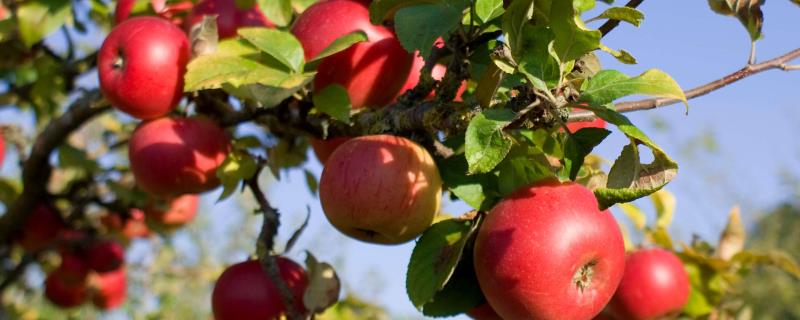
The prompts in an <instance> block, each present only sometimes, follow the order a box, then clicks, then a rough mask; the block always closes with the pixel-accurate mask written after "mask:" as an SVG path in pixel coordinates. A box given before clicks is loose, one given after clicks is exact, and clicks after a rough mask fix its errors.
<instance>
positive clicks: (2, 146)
mask: <svg viewBox="0 0 800 320" xmlns="http://www.w3.org/2000/svg"><path fill="white" fill-rule="evenodd" d="M0 10H3V8H2V7H0ZM0 20H1V19H0ZM5 156H6V140H5V139H4V138H3V133H0V169H2V168H3V160H4V159H5Z"/></svg>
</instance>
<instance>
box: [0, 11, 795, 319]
mask: <svg viewBox="0 0 800 320" xmlns="http://www.w3.org/2000/svg"><path fill="white" fill-rule="evenodd" d="M642 2H643V0H631V1H628V2H627V3H625V4H615V3H614V1H613V0H602V1H595V0H574V1H555V0H538V1H534V0H510V1H500V0H472V1H470V0H374V1H369V0H320V1H314V0H258V1H253V0H249V1H248V0H236V1H234V0H199V1H193V0H182V1H181V0H149V1H148V0H119V1H116V2H110V3H109V2H106V1H101V0H91V1H69V0H25V1H18V0H3V1H2V6H0V57H2V59H0V84H1V85H0V107H2V108H13V109H15V110H18V111H19V112H20V113H24V114H29V115H30V116H31V117H32V118H33V119H34V121H35V124H36V125H35V130H33V131H35V132H30V133H29V132H26V131H25V130H23V128H21V127H20V126H18V125H15V124H14V123H5V124H3V125H2V126H1V127H0V134H2V139H0V163H1V162H2V160H3V156H4V153H5V148H6V146H13V149H14V150H15V151H16V153H17V155H18V157H17V158H18V159H19V163H18V164H9V165H18V166H19V170H20V172H21V174H20V175H19V177H2V178H0V200H2V202H3V207H2V208H3V210H4V211H3V213H2V215H0V274H2V277H0V297H1V298H2V304H0V305H2V306H3V307H2V309H0V318H3V317H5V316H8V317H11V318H16V317H23V316H24V315H25V308H24V305H25V302H24V297H26V296H29V295H30V294H31V292H33V293H34V294H37V295H39V296H42V295H43V296H44V297H45V298H46V299H47V300H48V301H49V303H50V306H51V307H52V306H57V307H58V308H63V309H71V308H76V307H79V306H84V305H87V304H91V305H93V308H96V309H97V310H109V309H114V308H117V307H119V306H120V305H121V304H123V303H125V302H126V299H132V300H135V299H139V298H140V297H138V296H137V295H135V294H130V293H129V289H130V288H131V287H132V286H131V285H129V283H128V282H129V281H131V280H132V279H133V278H134V277H133V276H131V275H130V274H129V272H128V271H129V269H128V266H127V265H126V261H125V251H126V247H125V245H126V244H129V243H130V240H131V239H136V238H147V239H153V238H158V237H164V236H169V235H170V234H171V233H172V232H174V231H175V230H176V229H179V228H186V226H187V225H188V224H190V223H191V222H192V221H193V220H194V219H195V216H196V213H197V210H198V207H199V206H200V205H199V204H198V197H199V195H201V194H203V193H206V192H209V191H211V190H221V195H220V200H222V199H226V198H229V197H237V198H242V195H243V194H244V195H247V196H248V197H249V196H252V198H253V199H254V200H255V202H256V204H257V206H258V210H257V212H256V213H257V214H258V216H259V219H260V222H259V221H258V219H255V220H254V219H248V220H247V221H248V223H260V234H259V235H258V236H257V237H256V239H257V241H256V243H249V244H237V245H240V246H246V247H247V248H249V249H248V251H249V252H250V253H252V258H251V259H248V260H246V261H241V262H239V263H236V264H233V265H230V266H217V267H213V266H205V265H202V264H201V265H200V266H201V267H198V266H197V265H195V266H194V267H192V266H182V269H180V271H179V272H178V271H176V272H174V273H173V274H171V275H170V276H166V277H158V276H155V275H154V274H148V275H146V277H145V279H144V280H142V281H139V283H142V284H145V285H148V286H154V287H155V286H159V285H162V284H170V285H162V286H161V288H162V289H159V290H165V291H168V290H173V291H176V292H180V291H182V290H181V289H184V288H196V287H202V284H203V283H205V284H213V292H212V293H211V294H210V301H209V300H207V299H206V300H204V301H200V300H199V299H197V297H195V299H193V300H192V301H193V303H197V304H202V305H206V306H210V307H209V308H208V309H210V310H211V312H212V313H213V316H214V318H216V319H279V318H288V319H309V318H314V317H319V318H324V319H355V318H365V319H366V318H380V317H382V311H381V310H380V309H378V308H375V307H374V306H370V305H369V304H367V303H364V302H362V301H359V300H357V299H355V298H353V297H345V298H342V297H341V294H340V291H341V290H340V289H341V286H342V284H341V283H340V281H339V277H338V275H337V272H338V273H346V272H348V270H334V268H333V267H332V266H331V264H330V263H328V262H325V261H319V260H318V259H317V258H315V256H314V255H313V252H308V251H307V259H306V261H305V263H300V262H298V261H293V260H291V259H289V258H287V257H285V256H284V255H283V253H284V252H285V251H286V250H302V249H306V248H293V247H294V244H295V243H296V241H297V239H298V238H299V237H302V236H303V230H304V227H300V228H299V229H298V230H296V232H294V234H292V235H291V236H290V237H289V241H288V243H286V244H285V245H284V244H282V243H281V244H276V242H277V241H276V234H277V232H278V227H279V225H280V223H281V218H282V217H281V214H280V213H279V212H278V210H276V209H275V204H274V203H271V202H270V200H269V199H268V198H267V197H266V195H265V193H264V191H263V188H264V187H265V186H264V185H263V183H260V182H261V180H260V179H259V177H262V176H265V175H271V176H274V177H280V176H281V175H282V174H284V173H285V172H286V171H287V170H304V167H305V166H306V165H307V163H308V161H306V160H307V159H306V154H307V153H308V151H309V150H313V153H314V154H315V155H316V157H317V159H318V160H319V161H320V163H322V164H323V165H324V170H323V172H322V174H321V176H314V175H313V174H311V173H310V172H309V171H304V172H305V173H306V178H307V180H308V184H309V187H310V188H311V189H312V190H314V191H315V192H317V191H318V193H319V201H321V205H322V208H323V211H324V213H325V217H326V218H327V220H328V222H330V226H331V227H332V228H333V229H336V230H338V231H339V232H341V233H343V234H345V235H347V236H349V237H352V238H354V239H358V240H360V241H364V242H368V243H374V244H376V245H392V244H400V243H407V242H410V241H415V247H414V249H413V252H410V253H409V257H408V268H407V274H406V289H407V293H408V298H409V299H410V301H411V302H412V303H413V305H414V306H415V307H416V308H417V309H418V310H419V311H420V312H421V313H422V314H423V315H426V316H432V317H445V316H455V315H460V314H467V315H469V316H471V317H473V318H476V319H592V318H595V317H598V318H600V317H606V318H612V319H653V318H661V317H668V318H669V317H672V318H674V317H681V318H710V319H728V318H732V317H740V316H742V315H743V314H744V313H746V312H747V310H749V309H748V301H747V300H746V299H743V295H741V293H740V292H738V291H737V290H736V287H737V285H739V284H740V282H741V280H742V279H743V276H744V275H746V274H747V273H748V272H749V271H750V270H751V269H752V268H753V267H754V266H757V265H771V266H776V267H778V268H779V269H781V270H783V271H784V272H786V273H787V274H789V275H791V276H793V277H795V278H798V277H800V267H798V265H797V263H796V262H795V261H794V260H793V258H792V257H791V256H789V255H787V254H785V253H782V252H781V251H777V250H750V249H745V239H746V235H745V230H744V227H743V225H742V222H741V219H740V215H739V212H738V209H736V208H734V209H733V210H732V211H731V214H730V219H729V222H728V225H727V227H726V228H725V230H724V232H723V233H722V234H721V235H720V238H719V239H718V242H714V243H712V242H708V241H706V240H702V239H695V240H694V241H692V242H691V243H681V242H676V241H673V240H672V238H671V237H670V234H669V232H667V230H668V227H669V225H670V224H671V222H672V220H673V215H674V204H675V199H674V197H673V196H672V195H671V194H670V193H669V192H667V191H666V190H665V189H663V188H664V187H665V186H666V185H668V184H669V183H670V181H672V180H673V179H674V178H675V177H676V175H677V174H678V163H676V162H675V161H674V160H673V159H672V158H671V157H670V155H669V154H667V152H666V151H665V150H664V149H663V148H661V147H660V146H659V144H658V142H657V141H655V140H653V139H651V138H650V137H649V136H648V135H647V133H645V132H644V131H642V130H640V129H639V128H638V127H637V126H636V124H634V123H632V122H631V120H630V119H629V118H628V117H626V116H625V113H628V112H634V111H641V110H648V109H654V108H661V107H667V106H671V105H685V107H686V108H688V107H689V104H690V100H691V99H692V98H696V97H699V96H702V95H705V94H709V93H712V92H713V91H715V90H717V89H719V88H721V87H723V86H726V85H728V84H731V83H733V82H737V81H740V80H742V79H744V78H747V77H749V76H751V75H754V74H757V73H760V72H765V71H769V70H783V71H792V70H797V69H800V66H798V65H793V64H792V61H794V60H796V59H798V58H800V49H793V50H790V51H787V52H786V53H785V54H783V55H780V56H777V57H774V58H768V59H757V56H756V44H757V43H758V42H757V41H758V40H759V39H760V38H761V37H762V34H761V29H762V24H763V23H764V15H763V12H762V7H763V6H764V5H765V4H764V1H755V0H751V1H729V0H725V1H723V0H709V1H708V3H709V6H710V9H711V10H713V11H714V12H716V13H719V14H721V15H726V16H731V17H733V18H736V19H738V20H739V21H740V22H741V24H742V25H743V26H744V27H745V30H746V31H747V34H748V35H749V37H750V40H751V44H752V46H751V51H750V54H749V57H748V59H746V60H747V63H746V64H745V65H744V66H743V67H742V68H741V69H740V70H735V71H734V72H732V73H730V74H729V75H727V76H724V77H722V78H720V79H716V80H714V79H709V80H710V81H709V82H708V83H707V84H705V85H701V86H699V87H697V88H692V89H684V88H682V87H681V86H680V85H679V84H678V83H677V82H676V81H675V80H674V79H673V78H672V77H670V75H669V74H667V73H666V72H664V71H661V70H659V69H658V66H657V65H654V66H648V67H649V69H648V70H647V71H645V72H643V73H641V74H632V75H629V74H624V73H622V72H620V71H617V70H612V69H606V68H604V67H603V66H602V65H601V64H600V58H599V57H601V56H608V57H612V58H613V59H616V60H618V61H619V62H621V63H624V64H636V63H637V61H636V58H635V57H634V56H633V55H632V54H631V53H629V52H627V51H625V50H624V49H622V48H612V47H609V46H607V45H605V44H604V39H606V37H609V36H613V31H614V30H615V29H616V28H618V27H620V26H622V25H624V26H625V27H631V26H633V27H635V26H638V25H639V24H640V23H642V21H643V20H644V17H645V13H644V12H642V11H640V10H638V9H637V7H639V5H640V4H641V3H642ZM792 2H793V3H795V4H798V5H800V3H798V2H797V1H792ZM798 9H800V8H798ZM798 12H800V11H798ZM653 14H658V13H657V12H655V13H653ZM91 38H100V39H102V41H99V44H98V45H86V43H91V41H89V40H87V39H91ZM743 56H746V55H743ZM743 60H745V59H743ZM757 61H761V62H757ZM87 79H88V80H87ZM636 99H641V100H636ZM687 110H688V109H687ZM243 126H252V127H257V128H258V132H257V133H246V132H245V131H243V130H239V129H240V128H241V127H243ZM612 131H616V132H619V133H620V134H622V135H624V136H625V137H626V141H627V144H626V145H625V146H624V147H623V148H622V149H621V150H619V153H618V156H617V157H616V159H613V160H606V159H602V158H600V157H599V156H597V155H594V154H592V151H593V149H594V148H595V147H597V146H599V145H601V144H603V143H605V141H606V138H607V137H608V136H609V135H610V134H611V132H612ZM645 159H648V160H645ZM649 159H652V160H649ZM312 161H313V159H312ZM645 197H649V198H650V199H652V201H653V203H654V204H655V205H654V208H655V210H656V212H655V216H656V217H657V219H656V221H647V219H646V218H645V217H646V216H647V214H645V213H644V212H643V209H641V208H639V207H637V206H636V205H634V204H632V203H631V202H632V201H634V200H636V199H640V198H645ZM443 199H449V200H452V201H459V202H462V203H464V204H466V205H468V206H469V207H471V208H472V210H471V211H469V212H464V213H462V214H460V215H458V216H457V217H452V216H449V215H447V214H444V213H442V212H441V204H442V201H443ZM309 201H316V200H313V199H309ZM612 207H617V208H618V209H619V210H621V211H622V212H623V213H624V214H625V215H626V216H627V217H628V218H629V220H630V221H629V222H630V224H631V225H633V226H634V229H635V230H633V231H635V232H637V233H638V234H639V235H641V236H642V238H643V239H644V240H643V242H642V243H637V244H634V243H631V242H630V239H631V237H630V234H629V233H630V231H625V229H621V227H620V224H619V222H618V221H617V220H616V219H615V218H614V217H613V216H612V215H611V213H610V212H609V210H608V209H609V208H612ZM243 215H246V214H243ZM306 219H308V218H306ZM304 225H305V224H304ZM193 234H194V235H195V239H196V240H197V241H199V242H202V241H208V239H204V235H203V234H202V233H198V232H197V230H195V231H194V233H193ZM712 240H714V241H716V240H717V239H712ZM232 241H234V242H235V239H233V240H232ZM278 248H282V249H280V250H279V249H278ZM170 252H171V251H170V249H169V248H163V251H161V252H159V253H158V255H159V256H162V255H169V254H171V253H170ZM158 261H160V260H157V261H155V262H153V263H154V264H156V263H161V265H158V268H159V269H165V268H166V269H169V270H173V269H170V268H171V266H169V263H164V262H163V261H161V262H158ZM31 265H39V266H40V268H42V270H44V271H45V273H46V276H45V277H44V279H43V280H42V283H43V284H42V285H40V286H36V285H34V286H30V285H28V284H26V283H22V281H20V277H21V275H22V274H24V273H25V270H26V269H27V268H28V267H29V266H31ZM198 290H200V289H198ZM183 291H195V290H183ZM185 295H186V296H192V297H193V295H196V292H186V293H185ZM21 297H22V298H21ZM131 303H140V304H143V303H145V302H142V301H138V302H131ZM159 303H161V305H162V306H164V308H165V309H167V308H168V306H172V305H174V306H176V308H185V309H186V310H185V313H183V314H179V315H177V316H183V317H194V318H200V317H208V315H207V314H202V312H199V311H198V310H197V309H193V308H191V304H190V303H181V302H180V301H172V300H170V299H167V298H166V296H161V298H160V299H159ZM161 316H163V317H169V316H165V315H164V314H162V315H161Z"/></svg>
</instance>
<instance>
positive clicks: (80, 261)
mask: <svg viewBox="0 0 800 320" xmlns="http://www.w3.org/2000/svg"><path fill="white" fill-rule="evenodd" d="M60 257H61V264H59V265H58V268H56V270H55V271H53V273H54V274H56V276H57V277H58V278H59V280H60V281H61V282H63V283H65V284H67V285H78V284H82V283H85V282H86V276H87V275H88V274H89V266H88V265H87V263H86V260H85V257H84V256H83V255H82V254H81V252H75V251H73V250H61V252H60Z"/></svg>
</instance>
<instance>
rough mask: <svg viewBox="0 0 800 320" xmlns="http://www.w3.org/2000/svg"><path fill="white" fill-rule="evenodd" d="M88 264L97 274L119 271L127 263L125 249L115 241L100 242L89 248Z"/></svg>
mask: <svg viewBox="0 0 800 320" xmlns="http://www.w3.org/2000/svg"><path fill="white" fill-rule="evenodd" d="M86 263H87V264H88V265H89V268H91V269H92V270H94V271H97V272H109V271H113V270H117V269H119V268H120V267H122V265H123V264H124V263H125V248H123V247H122V245H121V244H119V243H118V242H116V241H113V240H99V241H97V242H94V243H92V244H90V245H89V247H88V248H87V251H86Z"/></svg>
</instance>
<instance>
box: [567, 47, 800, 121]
mask: <svg viewBox="0 0 800 320" xmlns="http://www.w3.org/2000/svg"><path fill="white" fill-rule="evenodd" d="M797 58H800V48H797V49H794V50H792V51H790V52H789V53H786V54H784V55H782V56H780V57H777V58H775V59H772V60H767V61H764V62H762V63H758V64H752V65H747V66H745V67H744V68H741V69H739V70H737V71H736V72H733V73H731V74H729V75H726V76H724V77H722V78H721V79H718V80H714V81H712V82H709V83H707V84H704V85H701V86H699V87H696V88H694V89H691V90H689V91H686V92H684V94H685V95H686V99H693V98H697V97H700V96H703V95H706V94H709V93H711V92H713V91H716V90H718V89H720V88H722V87H724V86H727V85H729V84H731V83H734V82H736V81H739V80H742V79H744V78H746V77H749V76H752V75H754V74H757V73H761V72H764V71H767V70H771V69H780V70H786V71H790V70H800V68H796V66H788V65H787V63H788V62H789V61H792V60H794V59H797ZM678 102H681V100H678V99H668V98H657V99H644V100H638V101H629V102H620V103H617V104H616V110H617V112H632V111H639V110H648V109H655V108H658V107H663V106H668V105H672V104H676V103H678ZM594 119H595V116H594V114H593V113H592V112H588V111H581V112H575V113H573V114H570V116H569V122H579V121H591V120H594Z"/></svg>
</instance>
